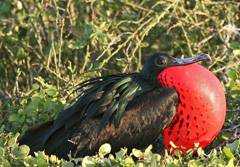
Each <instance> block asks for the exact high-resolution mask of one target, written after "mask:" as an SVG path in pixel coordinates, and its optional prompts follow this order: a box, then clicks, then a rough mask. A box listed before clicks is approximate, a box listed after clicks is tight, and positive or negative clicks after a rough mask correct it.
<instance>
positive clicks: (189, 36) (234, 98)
mask: <svg viewBox="0 0 240 167" xmlns="http://www.w3.org/2000/svg"><path fill="white" fill-rule="evenodd" d="M239 27H240V21H239V3H238V2H237V1H236V2H235V1H195V0H184V1H180V0H168V1H157V2H156V1H153V0H141V1H131V0H122V1H119V0H117V1H110V0H108V1H107V0H104V1H89V0H81V1H80V0H68V1H61V0H42V1H38V0H4V1H1V2H0V59H1V61H0V132H1V134H0V164H1V165H0V166H34V165H36V166H73V165H74V163H77V164H82V166H113V165H115V166H159V165H160V166H229V167H230V166H234V165H235V166H238V165H240V164H239V163H240V162H239V159H240V141H239V138H240V134H239V131H240V126H239V122H240V73H239V71H240V30H239ZM157 51H165V52H168V53H170V54H172V55H174V56H181V55H189V56H191V55H193V54H195V53H199V52H204V53H208V54H209V55H210V56H211V57H212V60H213V62H212V63H211V65H210V66H209V69H210V70H211V71H213V72H214V73H215V74H216V75H217V76H218V77H219V79H220V80H221V82H222V83H223V84H224V86H225V89H226V95H227V103H228V113H227V119H226V123H225V125H224V128H223V130H222V132H221V134H220V135H219V137H218V138H217V139H216V140H215V141H214V143H213V144H212V145H211V146H209V148H207V150H206V151H205V153H203V152H202V151H201V150H200V149H199V150H198V152H200V153H201V154H200V156H198V157H196V156H193V155H192V154H191V153H189V155H185V156H178V155H177V156H172V155H169V154H168V153H165V154H163V155H159V154H155V153H152V152H151V147H149V148H148V149H147V150H145V151H141V150H136V149H133V150H132V151H131V150H130V151H131V153H130V154H127V149H122V150H121V151H119V152H118V153H116V154H115V155H111V154H108V153H109V151H110V146H109V145H108V144H105V145H103V146H102V147H101V149H100V152H99V154H97V155H96V156H93V157H84V158H83V159H82V158H80V159H72V158H70V159H71V161H64V160H59V159H58V158H57V157H55V156H47V155H45V154H44V152H38V153H36V155H35V156H30V155H28V153H29V148H28V147H27V146H19V145H18V144H17V143H16V138H17V137H18V135H19V134H16V133H17V132H20V134H23V132H24V131H25V130H26V129H28V128H29V127H32V126H34V125H36V124H41V123H43V122H46V121H48V120H50V119H53V118H54V117H55V116H56V114H57V113H58V112H59V111H60V110H61V109H62V108H63V107H64V106H66V105H67V104H68V103H70V101H71V100H72V99H73V98H74V96H75V94H72V93H71V92H72V90H74V86H76V85H77V84H78V83H80V82H81V81H83V80H84V79H87V78H90V77H93V76H101V75H104V74H113V73H120V72H133V71H138V70H140V69H141V67H142V63H141V62H142V61H141V60H142V59H144V58H145V57H146V55H150V54H151V53H154V52H157ZM9 132H11V133H9ZM13 134H16V135H13Z"/></svg>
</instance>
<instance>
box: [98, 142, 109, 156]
mask: <svg viewBox="0 0 240 167" xmlns="http://www.w3.org/2000/svg"><path fill="white" fill-rule="evenodd" d="M110 152H111V145H110V144H108V143H105V144H103V145H102V146H101V147H100V148H99V151H98V153H99V155H100V156H103V157H104V156H105V155H107V154H109V153H110Z"/></svg>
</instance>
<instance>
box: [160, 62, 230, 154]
mask: <svg viewBox="0 0 240 167" xmlns="http://www.w3.org/2000/svg"><path fill="white" fill-rule="evenodd" d="M158 80H159V82H160V84H161V85H163V86H164V87H170V88H175V89H176V91H177V92H178V95H179V104H178V107H177V114H176V115H175V117H174V119H173V121H172V123H171V124H170V126H169V127H167V128H165V129H164V131H163V136H164V144H165V146H166V147H167V148H170V141H172V142H173V143H174V144H175V145H176V146H177V147H179V148H180V150H182V151H186V150H188V149H191V148H193V147H194V143H199V144H200V146H201V147H203V148H204V147H206V146H207V145H208V144H210V143H211V142H212V140H213V139H214V138H215V137H216V135H217V134H218V133H219V132H220V130H221V128H222V126H223V123H224V120H225V115H226V100H225V95H224V89H223V87H222V85H221V83H220V81H219V80H218V79H217V77H216V76H215V75H214V74H213V73H212V72H210V71H209V70H208V69H206V68H204V67H202V66H201V65H198V64H192V65H186V66H178V67H169V68H167V69H165V70H163V71H162V72H161V73H160V74H159V75H158Z"/></svg>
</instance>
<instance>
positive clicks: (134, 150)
mask: <svg viewBox="0 0 240 167" xmlns="http://www.w3.org/2000/svg"><path fill="white" fill-rule="evenodd" d="M132 154H133V155H134V156H135V157H137V158H140V157H143V155H144V154H143V153H142V151H140V150H138V149H136V148H134V149H132Z"/></svg>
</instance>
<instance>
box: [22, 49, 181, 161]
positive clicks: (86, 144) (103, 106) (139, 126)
mask: <svg viewBox="0 0 240 167" xmlns="http://www.w3.org/2000/svg"><path fill="white" fill-rule="evenodd" d="M171 64H173V59H172V58H170V57H168V56H167V55H165V54H159V53H158V54H155V55H153V56H151V57H150V58H149V59H148V60H147V62H146V63H145V65H144V68H143V70H142V71H141V72H140V73H132V74H119V75H111V76H104V77H98V78H93V79H90V80H88V81H86V82H84V83H82V84H80V85H79V86H78V92H79V96H78V97H77V100H76V102H75V103H73V104H72V105H71V106H70V107H69V108H67V109H65V110H63V111H61V112H60V113H59V115H58V117H57V119H56V120H54V121H50V122H47V123H45V124H43V125H41V126H39V127H38V128H35V129H31V130H29V131H27V132H26V134H25V135H24V136H23V137H22V138H21V139H20V141H19V142H20V144H26V145H29V146H30V148H31V152H33V151H38V150H45V151H46V152H47V153H48V154H56V155H58V156H59V157H67V155H68V154H69V153H70V152H71V154H72V155H73V156H84V155H91V154H94V153H95V152H96V151H97V150H98V148H99V146H100V145H101V144H104V143H110V144H111V145H112V151H117V150H119V149H120V148H121V147H128V148H133V147H135V148H144V147H146V146H148V145H149V144H151V143H153V142H154V141H155V140H156V139H157V137H158V136H159V135H160V134H161V131H162V129H163V128H164V127H166V126H167V125H168V124H169V123H170V122H171V121H172V118H173V116H174V114H175V112H176V107H177V104H178V95H177V93H176V91H175V90H174V89H168V88H162V87H161V85H159V83H157V79H156V77H157V74H158V73H159V72H160V71H161V70H163V69H164V68H165V67H167V66H168V65H171Z"/></svg>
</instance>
